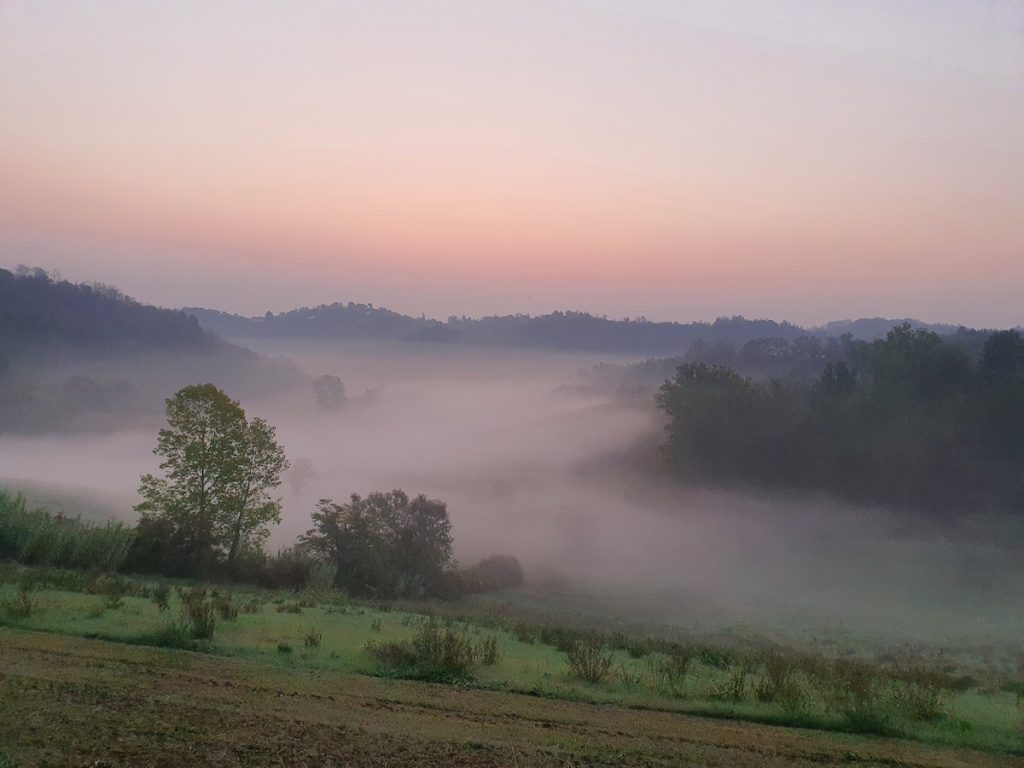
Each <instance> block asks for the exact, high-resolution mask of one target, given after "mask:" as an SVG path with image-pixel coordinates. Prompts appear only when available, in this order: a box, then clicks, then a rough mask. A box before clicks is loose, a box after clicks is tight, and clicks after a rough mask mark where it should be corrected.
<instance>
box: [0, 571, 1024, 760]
mask: <svg viewBox="0 0 1024 768" xmlns="http://www.w3.org/2000/svg"><path fill="white" fill-rule="evenodd" d="M2 576H3V578H4V580H5V583H4V584H3V585H2V586H0V624H3V625H4V627H5V629H3V630H0V654H2V655H3V663H2V665H0V674H2V677H0V680H2V683H3V685H4V686H5V688H6V690H5V692H4V697H3V700H4V704H3V705H2V723H3V724H4V732H3V741H2V744H3V747H2V750H0V751H2V754H3V755H4V759H5V760H7V764H8V765H36V764H93V763H92V762H89V761H90V760H93V761H95V760H100V759H102V760H107V762H106V763H104V762H99V763H96V764H100V765H102V764H111V765H118V764H137V763H139V762H143V763H145V764H172V763H173V762H174V760H175V759H177V760H179V761H180V760H183V759H184V757H183V756H184V755H188V754H193V755H194V757H195V761H198V762H208V763H214V764H223V765H233V764H252V763H265V764H302V763H303V761H305V763H306V764H324V763H325V762H326V763H329V762H331V761H334V762H335V764H339V765H345V764H353V765H402V764H436V765H458V764H465V765H492V764H508V765H534V764H537V765H548V764H550V765H623V764H635V765H675V764H687V763H691V764H697V765H773V764H778V765H800V764H803V763H804V762H806V763H807V764H810V763H811V762H815V764H819V765H820V764H831V763H833V762H834V763H839V762H856V763H863V764H868V765H870V764H879V765H881V764H888V765H893V764H908V765H1013V764H1017V765H1019V764H1020V757H1021V755H1024V750H1022V742H1021V738H1022V731H1021V723H1022V720H1024V709H1022V707H1021V697H1020V693H1021V688H1020V686H1019V680H1018V678H1017V677H1016V675H1017V674H1018V673H1019V671H1020V670H1018V669H1014V667H1013V664H1014V663H1015V661H1016V660H1015V659H1014V658H1013V657H1012V655H1009V654H1007V653H1006V652H1005V651H1004V652H1001V653H995V652H991V651H988V652H986V651H983V650H976V651H975V652H974V653H973V654H969V653H967V652H965V651H963V650H962V649H961V651H960V653H959V654H958V655H950V656H934V655H928V654H925V653H924V652H921V651H919V650H907V651H906V653H905V654H904V655H902V656H897V655H891V654H877V656H878V658H875V659H873V660H870V661H869V660H868V659H867V658H864V659H858V658H853V657H851V656H850V654H852V653H853V650H852V649H845V650H837V652H836V653H833V654H832V655H831V656H829V655H826V654H823V653H820V652H816V653H814V654H811V653H808V652H806V651H803V650H798V649H796V648H789V647H786V646H779V645H778V644H774V643H773V644H766V643H765V642H764V641H763V639H762V640H757V639H756V638H751V639H748V640H747V641H745V642H742V643H739V642H737V643H731V644H730V643H725V642H722V641H714V642H712V641H711V640H708V639H707V638H704V639H700V638H690V639H689V640H687V641H686V642H685V643H683V642H680V641H678V640H675V641H669V640H667V639H664V638H660V637H658V636H656V635H654V634H651V635H639V634H637V635H628V634H622V633H618V634H617V635H609V634H607V633H606V634H603V635H602V634H594V633H591V632H590V631H589V630H588V629H585V628H582V627H578V626H572V625H569V624H567V625H564V626H559V625H557V624H552V623H548V622H545V623H541V622H538V621H537V620H536V619H535V618H531V617H530V616H529V615H528V614H527V613H526V612H525V611H520V612H519V615H517V613H516V611H515V610H510V609H509V607H508V604H505V605H504V606H503V607H502V609H501V610H497V609H496V608H495V606H496V605H497V602H496V601H495V602H494V603H493V604H491V605H490V606H489V604H488V602H487V601H471V602H456V603H447V604H434V605H426V604H424V605H413V604H410V605H402V606H397V605H395V606H392V605H373V604H360V603H356V602H352V601H350V600H348V599H346V598H344V597H343V596H340V595H339V594H337V593H333V592H323V593H303V594H291V593H274V592H268V591H263V590H255V589H249V588H237V587H236V588H233V589H230V588H225V587H223V586H222V587H219V588H218V589H217V592H216V596H214V594H213V592H212V591H209V592H207V593H206V594H205V596H204V597H203V601H204V602H203V601H201V605H202V606H205V609H206V614H208V616H207V618H208V619H209V620H210V622H211V626H210V629H211V630H212V634H211V636H210V637H206V638H203V637H198V638H197V637H196V636H195V635H196V633H195V632H193V631H190V629H189V627H190V625H189V624H188V623H187V622H186V621H185V619H186V617H187V611H186V606H185V601H186V600H188V599H190V598H189V595H190V594H192V592H191V590H192V589H193V586H192V585H184V584H181V585H178V586H179V587H180V590H178V589H175V588H171V586H169V585H168V584H167V583H166V582H164V583H163V584H164V588H161V586H160V584H161V582H157V581H155V580H141V579H123V578H115V577H94V576H89V575H87V574H84V573H79V572H72V571H57V570H46V569H30V568H22V567H17V566H7V567H5V568H4V569H3V573H2ZM161 603H163V604H162V605H161ZM399 608H401V610H399ZM424 637H427V638H428V639H430V638H432V639H433V640H432V642H434V643H435V644H436V648H437V649H441V650H439V651H438V653H442V652H443V653H446V654H448V656H446V657H445V658H446V659H447V658H448V657H449V656H450V655H451V654H452V653H454V655H455V656H456V657H458V658H460V659H462V661H463V662H464V663H463V664H462V665H461V666H459V665H455V666H451V665H448V664H447V662H446V665H442V667H441V668H435V667H430V668H423V667H421V666H417V662H414V661H410V660H409V659H407V657H408V656H409V655H410V653H411V651H410V649H413V648H416V647H418V646H417V645H416V644H417V642H420V643H421V644H422V641H423V638H424ZM446 644H447V645H446ZM145 646H150V647H148V648H147V647H145ZM452 649H454V650H452ZM580 649H584V650H586V653H585V654H584V656H585V658H583V659H582V661H581V660H580V659H579V658H578V653H577V652H578V651H580ZM449 652H451V653H449ZM574 653H576V654H577V655H576V656H575V657H574V658H576V661H577V662H578V663H577V664H576V665H575V666H574V665H573V664H570V657H571V656H573V655H574ZM459 654H462V656H459ZM866 654H867V650H866V649H864V650H863V651H862V655H865V656H866ZM588 665H589V666H588ZM588 676H590V677H591V680H589V681H588V680H587V679H584V678H586V677H588ZM409 677H421V678H425V679H427V680H444V681H446V683H447V684H437V683H435V682H422V681H411V680H407V679H402V678H409ZM193 688H194V690H193ZM190 691H191V693H190ZM332 697H334V698H332ZM307 708H308V709H309V710H310V711H305V710H306V709H307ZM740 721H745V722H742V723H741V722H740ZM90 723H91V725H89V724H90ZM215 723H220V726H218V727H215V725H214V724H215ZM544 723H547V725H545V724H544ZM755 723H756V724H755ZM780 726H786V727H780ZM83 729H85V730H87V731H89V735H88V737H87V738H84V739H83V738H80V736H79V734H80V732H81V731H82V730H83ZM812 729H813V730H812ZM858 732H859V733H858ZM894 737H897V738H894ZM147 744H148V745H149V748H150V749H149V751H147ZM914 744H916V746H914ZM105 745H109V746H105ZM105 749H109V750H110V751H109V752H105V751H104V750H105ZM48 750H49V751H48ZM62 750H69V751H68V753H67V754H68V758H67V760H66V761H65V760H64V758H62V757H60V755H61V751H62ZM188 750H198V751H195V752H191V753H190V752H189V751H188ZM303 750H305V751H303ZM964 750H966V751H964ZM158 752H159V755H160V757H159V758H158V757H157V756H156V755H157V753H158ZM147 755H148V756H147ZM982 755H985V757H982ZM174 756H177V757H176V758H175V757H174ZM416 756H427V757H424V758H423V759H424V761H425V762H417V760H416V759H414V758H415V757H416ZM428 757H429V759H428ZM163 760H166V762H161V761H163ZM275 761H277V762H275ZM431 761H433V762H431ZM186 762H188V761H187V760H186ZM179 764H180V762H179ZM4 765H5V764H4V763H3V762H2V761H0V766H4ZM5 768H6V766H5Z"/></svg>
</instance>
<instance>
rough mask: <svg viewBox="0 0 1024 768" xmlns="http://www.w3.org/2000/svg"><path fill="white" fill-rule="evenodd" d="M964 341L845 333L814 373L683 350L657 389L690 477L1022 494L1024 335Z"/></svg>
mask: <svg viewBox="0 0 1024 768" xmlns="http://www.w3.org/2000/svg"><path fill="white" fill-rule="evenodd" d="M981 338H982V339H983V340H984V341H983V343H982V345H981V349H980V352H979V353H978V354H977V356H976V359H973V358H972V356H971V355H969V354H968V353H967V352H966V351H965V346H964V344H963V343H962V342H963V339H960V341H961V343H954V341H952V340H950V339H943V338H942V337H940V336H938V335H937V334H935V333H932V332H929V331H925V330H919V329H917V330H915V329H913V328H911V327H910V326H908V325H902V326H899V327H896V328H894V329H893V330H891V331H890V332H889V333H888V334H887V335H886V337H885V338H884V339H880V340H877V341H874V342H857V341H852V340H849V339H847V340H846V341H845V342H844V343H845V349H844V350H843V358H844V359H842V360H839V361H836V362H831V361H830V362H827V363H825V365H824V369H823V370H822V371H821V373H820V374H819V375H818V376H817V377H815V378H813V379H811V380H809V381H801V380H799V379H794V378H790V379H786V380H783V379H777V378H773V379H768V380H765V381H755V380H753V379H751V378H748V377H746V376H742V375H740V374H739V373H736V372H735V371H733V370H732V369H731V368H729V367H727V366H725V365H715V364H708V363H705V362H684V363H683V364H682V365H679V366H678V367H677V369H676V371H675V374H674V376H673V378H672V379H671V380H670V381H667V382H665V384H664V385H663V386H662V388H661V390H660V392H659V393H658V395H657V396H656V402H657V404H658V406H659V408H660V409H661V410H662V411H663V412H664V413H665V414H666V415H667V416H668V425H667V430H668V440H667V443H666V445H665V456H666V459H667V461H668V463H669V466H670V467H671V468H672V470H673V471H674V472H675V473H676V474H677V475H678V476H680V477H681V478H684V479H687V480H691V481H695V482H702V483H713V484H719V485H740V486H744V485H746V486H768V487H771V486H774V487H785V488H805V489H816V490H824V491H829V492H832V493H836V494H838V495H840V496H842V497H845V498H848V499H851V500H854V501H857V502H861V503H869V504H885V505H894V506H900V507H909V508H919V509H927V510H934V511H940V512H943V513H946V514H954V513H956V512H966V511H972V510H977V509H979V508H984V507H986V506H989V505H996V506H1000V507H1004V508H1010V509H1017V510H1019V509H1020V507H1021V504H1022V503H1024V472H1022V470H1024V339H1022V338H1021V336H1020V334H1019V333H1018V332H1017V331H1002V332H997V333H993V334H985V335H984V336H982V337H981Z"/></svg>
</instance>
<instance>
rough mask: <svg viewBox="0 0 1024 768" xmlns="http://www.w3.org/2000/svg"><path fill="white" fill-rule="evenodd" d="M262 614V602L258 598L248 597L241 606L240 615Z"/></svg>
mask: <svg viewBox="0 0 1024 768" xmlns="http://www.w3.org/2000/svg"><path fill="white" fill-rule="evenodd" d="M262 612H263V601H262V600H260V599H259V598H258V597H250V598H249V600H248V601H246V602H245V603H243V604H242V613H262Z"/></svg>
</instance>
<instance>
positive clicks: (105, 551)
mask: <svg viewBox="0 0 1024 768" xmlns="http://www.w3.org/2000/svg"><path fill="white" fill-rule="evenodd" d="M131 542H132V532H131V530H130V529H128V528H126V527H125V526H123V525H122V524H121V523H113V522H111V523H106V524H105V525H96V524H93V523H88V522H83V521H82V520H81V519H78V518H74V519H72V518H66V517H64V516H63V515H53V514H51V513H49V512H47V511H46V510H43V509H34V510H33V509H29V508H28V506H27V505H26V503H25V497H24V496H23V495H21V494H20V493H19V494H12V493H9V492H7V491H4V490H0V559H7V560H15V561H17V562H20V563H24V564H26V565H44V566H56V567H59V568H81V569H86V570H97V571H105V572H111V571H116V570H117V569H118V568H119V567H120V566H121V564H122V563H123V562H124V559H125V557H126V556H127V555H128V548H129V547H130V546H131Z"/></svg>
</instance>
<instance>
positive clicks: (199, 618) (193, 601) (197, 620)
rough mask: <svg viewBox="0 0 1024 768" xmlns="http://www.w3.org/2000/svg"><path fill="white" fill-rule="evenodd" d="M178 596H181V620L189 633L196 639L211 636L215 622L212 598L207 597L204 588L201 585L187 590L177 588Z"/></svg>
mask: <svg viewBox="0 0 1024 768" xmlns="http://www.w3.org/2000/svg"><path fill="white" fill-rule="evenodd" d="M178 596H179V597H180V598H181V615H182V620H183V621H184V623H185V627H186V628H187V630H188V632H189V634H190V635H192V637H194V638H196V639H197V640H206V639H209V638H211V637H213V630H214V625H215V624H216V619H215V618H214V611H215V607H214V600H213V599H212V598H207V596H206V590H205V589H203V588H202V587H193V588H192V589H190V590H188V591H185V590H183V589H180V588H179V589H178Z"/></svg>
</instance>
